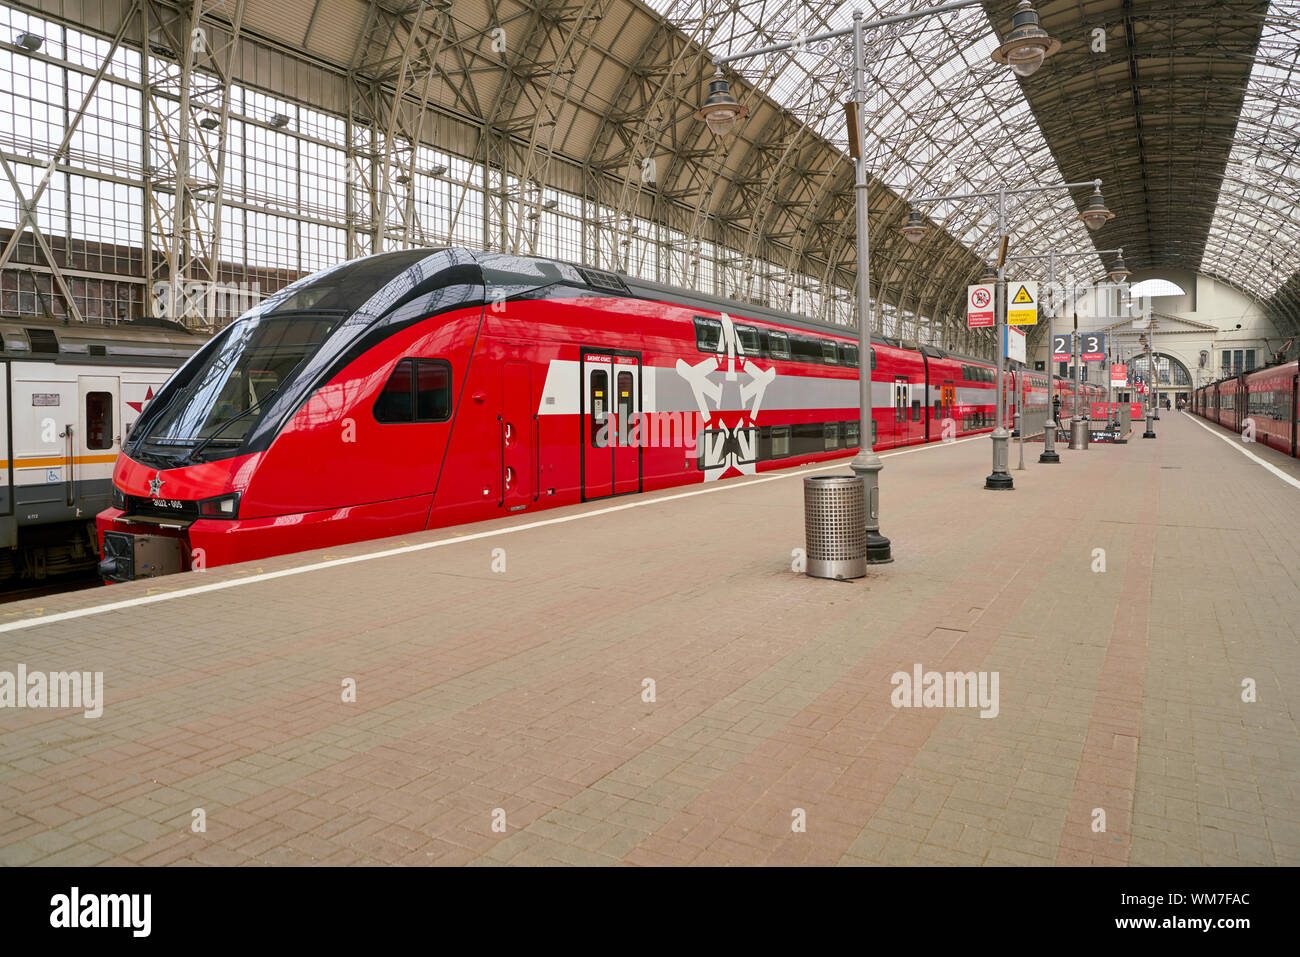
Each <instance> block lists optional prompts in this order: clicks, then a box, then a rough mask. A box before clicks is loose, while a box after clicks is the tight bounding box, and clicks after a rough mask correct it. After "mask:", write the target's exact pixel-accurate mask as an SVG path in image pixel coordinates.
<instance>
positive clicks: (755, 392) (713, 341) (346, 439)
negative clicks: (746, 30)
mask: <svg viewBox="0 0 1300 957" xmlns="http://www.w3.org/2000/svg"><path fill="white" fill-rule="evenodd" d="M871 360H872V374H871V378H872V390H873V391H872V396H873V403H874V405H875V415H874V422H873V426H874V432H875V435H874V443H875V448H877V449H882V450H883V449H890V448H896V447H899V446H906V445H915V444H920V443H924V442H931V441H938V440H941V439H943V438H946V437H952V438H957V437H961V436H964V435H970V434H975V433H979V432H987V431H989V430H990V429H992V427H993V417H994V406H993V399H994V389H995V384H994V378H995V377H994V375H993V367H992V365H991V364H990V363H988V362H987V361H984V360H978V359H972V358H964V357H960V356H955V355H951V354H949V353H946V352H944V351H943V350H940V349H935V348H933V347H928V346H927V347H922V348H920V349H912V348H905V347H904V346H902V345H901V344H900V343H898V342H896V341H894V340H888V339H879V340H874V341H873V349H872V356H871ZM1008 381H1009V386H1008V387H1009V388H1010V389H1012V390H1018V391H1017V392H1016V394H1017V395H1020V393H1023V395H1022V396H1021V397H1020V401H1021V403H1023V407H1024V409H1025V411H1026V412H1027V413H1033V412H1035V411H1038V410H1045V409H1046V394H1047V380H1046V376H1045V375H1044V374H1039V373H1030V374H1029V375H1028V376H1010V377H1008ZM1010 406H1011V403H1009V404H1008V416H1007V422H1006V425H1007V426H1008V427H1010V425H1011V424H1012V423H1011V409H1010ZM857 445H858V371H857V342H856V339H855V338H854V337H853V336H852V335H850V334H846V331H845V330H843V329H841V328H839V327H832V326H826V325H823V324H820V323H811V322H808V321H806V320H802V319H800V318H799V317H797V316H793V315H790V314H786V313H780V312H775V311H773V310H768V309H763V308H761V307H756V306H752V305H748V304H741V303H737V302H732V301H729V300H723V299H714V298H710V297H706V296H702V295H699V294H696V293H692V292H687V291H683V290H676V289H669V288H668V287H663V286H658V285H656V284H653V283H646V282H641V281H638V280H634V279H627V278H625V277H621V276H616V275H613V274H609V273H602V272H599V271H596V270H590V269H584V268H581V267H575V266H571V265H568V264H564V263H557V262H553V261H548V260H540V259H528V258H521V257H513V256H504V255H499V254H494V253H482V252H470V251H468V250H464V249H443V250H405V251H402V252H397V253H384V254H380V255H377V256H371V257H368V258H366V259H362V260H356V261H354V262H351V263H345V264H343V265H341V266H338V267H334V268H333V269H329V270H325V271H324V272H321V273H317V274H315V275H313V276H310V277H307V278H305V279H303V280H300V281H299V282H297V283H295V284H293V285H292V286H290V287H288V288H286V289H284V290H282V291H280V292H279V293H277V294H275V295H274V296H272V297H270V298H269V299H267V300H266V301H264V302H263V303H261V304H259V305H258V306H257V307H256V308H255V309H253V310H251V311H250V312H249V313H247V314H246V315H245V316H243V317H241V318H240V319H239V320H237V321H236V322H235V323H233V324H232V325H231V326H230V327H229V328H227V329H226V330H224V331H223V332H222V333H221V334H220V335H218V336H216V337H214V338H213V340H212V341H211V342H209V343H208V344H207V345H206V346H205V347H204V348H203V349H201V350H200V351H199V352H198V353H197V354H196V355H195V356H194V357H193V358H192V359H191V360H190V361H189V362H188V363H187V364H186V365H185V366H184V367H182V368H181V369H180V370H179V371H178V372H177V373H176V375H175V376H174V377H173V378H172V379H171V380H170V381H169V382H168V383H167V385H166V386H165V387H164V388H163V389H162V390H161V391H160V392H159V393H158V395H157V396H156V397H155V398H154V399H153V401H152V403H151V404H150V405H149V406H148V407H147V408H146V409H145V410H144V412H143V414H142V415H141V416H140V418H139V419H138V420H137V422H136V423H135V426H134V428H133V429H132V432H131V435H130V436H129V437H128V439H127V440H126V442H125V443H124V446H123V452H122V454H121V455H120V456H119V458H118V461H117V465H116V467H115V470H114V476H113V482H114V507H112V508H110V509H107V510H106V511H104V512H102V513H101V514H100V515H99V516H98V519H97V522H98V528H99V537H100V546H101V555H102V556H103V561H102V563H101V572H102V574H103V575H104V577H105V578H106V579H108V580H110V581H121V580H128V579H131V578H136V577H146V576H151V575H154V574H160V573H166V572H169V571H177V570H182V569H188V568H194V567H213V566H217V565H224V564H229V563H233V562H239V561H247V560H252V559H258V558H264V557H267V556H271V555H278V554H283V553H286V552H293V551H300V550H305V549H312V548H323V547H330V546H335V545H340V544H345V543H348V542H356V541H361V540H365V539H372V538H382V537H386V536H392V535H401V534H409V533H412V532H417V531H422V530H424V529H428V528H436V527H442V526H448V525H457V524H462V523H466V522H475V521H482V520H486V519H491V518H497V517H501V516H504V515H509V514H513V513H518V512H525V511H532V510H536V509H541V508H546V507H551V506H560V505H571V504H574V503H577V502H582V501H589V500H592V499H600V498H605V497H608V496H616V495H624V494H629V493H633V492H639V491H650V490H653V489H660V488H666V487H669V486H675V485H683V484H687V483H699V482H709V481H714V480H718V479H722V478H726V477H729V476H733V475H740V474H753V473H756V472H762V471H766V470H769V469H777V468H785V467H788V466H791V465H796V464H802V463H808V462H820V461H824V460H827V459H831V458H835V457H842V456H846V455H849V454H851V453H853V452H855V451H856V450H857Z"/></svg>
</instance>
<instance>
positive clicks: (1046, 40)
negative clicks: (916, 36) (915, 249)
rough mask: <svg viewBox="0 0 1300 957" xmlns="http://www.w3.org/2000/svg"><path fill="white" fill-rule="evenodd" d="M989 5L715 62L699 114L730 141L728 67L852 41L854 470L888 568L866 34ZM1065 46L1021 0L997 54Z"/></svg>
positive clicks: (1002, 59)
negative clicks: (877, 398) (875, 347)
mask: <svg viewBox="0 0 1300 957" xmlns="http://www.w3.org/2000/svg"><path fill="white" fill-rule="evenodd" d="M982 3H983V0H955V2H951V3H943V4H939V5H937V6H933V7H925V8H924V9H921V10H913V11H911V12H910V13H900V14H896V15H894V16H887V17H879V18H877V19H875V20H865V19H863V13H862V11H861V10H855V11H853V25H852V26H851V27H845V28H843V29H840V30H829V31H827V32H825V33H818V34H814V35H812V36H807V37H796V38H795V39H794V40H791V41H786V42H782V43H773V44H771V45H769V46H765V47H759V48H757V49H753V50H744V51H742V52H740V53H732V54H729V55H728V56H719V57H714V58H713V66H714V76H713V79H712V80H710V81H709V93H708V96H707V97H706V98H705V100H704V103H703V104H701V106H700V108H699V109H698V110H697V111H696V113H695V115H696V117H697V118H699V119H701V120H703V121H704V122H705V123H706V124H708V127H709V129H710V130H711V131H712V132H713V135H714V136H718V137H722V136H726V135H727V134H728V133H729V132H731V130H732V128H733V127H734V126H735V124H736V121H737V120H739V119H743V118H744V117H746V116H748V115H749V110H748V109H746V108H745V107H744V106H742V105H741V104H740V102H739V101H738V100H737V99H736V98H735V97H734V96H733V95H732V94H731V86H730V83H729V82H728V81H727V79H726V77H725V76H723V73H722V67H723V66H724V65H726V64H728V63H734V62H736V61H739V60H746V59H751V58H753V57H759V56H766V55H767V54H770V53H778V52H780V51H782V50H791V49H795V48H799V49H801V50H802V49H805V48H806V47H807V45H808V44H810V43H820V42H821V41H824V40H834V39H838V38H841V37H847V36H850V35H851V36H852V38H853V40H852V42H853V103H852V113H851V115H852V117H853V123H852V126H853V128H852V129H851V130H850V136H849V143H850V146H849V151H850V153H851V154H852V156H853V160H854V169H855V178H854V189H853V193H854V197H855V200H856V207H857V209H856V221H857V247H858V249H857V254H858V263H857V266H858V283H857V285H858V406H859V414H858V449H859V451H858V454H857V455H856V456H854V458H853V461H852V462H851V463H850V465H849V467H850V468H851V469H853V471H854V472H855V473H856V474H858V475H859V476H861V477H862V481H863V486H864V490H865V492H866V498H867V508H866V516H867V561H868V563H871V564H882V563H884V562H890V561H893V557H892V555H891V554H890V543H889V539H887V538H885V537H884V536H882V535H881V534H880V470H881V468H883V466H882V464H881V461H880V457H879V456H878V455H876V453H875V449H874V448H873V447H872V446H873V439H872V434H871V428H872V399H871V256H870V249H871V247H870V242H869V236H868V223H867V211H868V205H867V190H868V187H869V181H868V177H867V164H866V150H865V148H864V147H865V144H866V131H867V115H866V110H867V104H866V100H867V53H866V48H867V47H866V31H867V30H869V29H874V28H875V27H883V26H888V25H890V24H894V23H904V22H906V21H908V20H918V19H921V18H923V17H928V16H933V15H935V14H940V13H945V12H947V11H949V10H960V9H962V8H963V7H973V6H977V5H981V4H982ZM1060 48H1061V43H1060V41H1059V40H1054V39H1052V38H1051V37H1050V36H1048V35H1047V31H1045V30H1043V29H1042V27H1040V26H1039V25H1038V14H1037V13H1036V12H1035V11H1034V8H1033V5H1032V4H1031V3H1030V2H1029V0H1021V2H1020V5H1019V6H1018V7H1017V9H1016V12H1015V14H1014V15H1013V16H1012V18H1011V30H1010V31H1009V32H1008V33H1007V37H1006V40H1004V41H1003V43H1002V45H1001V46H999V47H998V48H997V49H996V50H994V51H993V53H992V58H993V60H995V61H996V62H998V63H1002V64H1005V65H1007V66H1010V67H1011V69H1012V71H1013V72H1014V73H1015V74H1016V75H1017V76H1029V75H1031V74H1032V73H1034V72H1035V71H1036V70H1037V69H1038V68H1039V67H1040V66H1042V64H1043V60H1045V59H1046V58H1047V57H1049V56H1051V55H1052V54H1053V53H1055V52H1056V51H1057V50H1059V49H1060Z"/></svg>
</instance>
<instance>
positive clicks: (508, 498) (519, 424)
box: [500, 359, 539, 512]
mask: <svg viewBox="0 0 1300 957" xmlns="http://www.w3.org/2000/svg"><path fill="white" fill-rule="evenodd" d="M537 431H538V426H537V406H536V403H535V400H534V399H533V391H532V381H531V372H530V369H529V367H528V363H527V362H520V361H518V360H515V359H511V360H507V361H506V362H504V363H502V364H501V438H500V441H501V505H502V507H504V508H505V510H506V511H508V512H518V511H521V510H523V509H525V508H527V507H528V506H529V505H530V504H531V503H533V502H535V501H537V489H536V484H535V479H536V477H537V458H536V457H537V455H538V454H539V450H538V448H537Z"/></svg>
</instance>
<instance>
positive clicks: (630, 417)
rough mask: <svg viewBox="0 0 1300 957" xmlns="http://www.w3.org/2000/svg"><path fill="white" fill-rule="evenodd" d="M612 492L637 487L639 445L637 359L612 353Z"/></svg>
mask: <svg viewBox="0 0 1300 957" xmlns="http://www.w3.org/2000/svg"><path fill="white" fill-rule="evenodd" d="M613 400H614V429H613V432H614V494H615V495H626V494H627V493H628V492H638V491H640V490H641V446H642V445H643V444H644V443H643V442H638V441H636V434H637V429H636V417H637V413H639V412H640V411H641V360H640V358H639V357H637V356H615V357H614V396H613Z"/></svg>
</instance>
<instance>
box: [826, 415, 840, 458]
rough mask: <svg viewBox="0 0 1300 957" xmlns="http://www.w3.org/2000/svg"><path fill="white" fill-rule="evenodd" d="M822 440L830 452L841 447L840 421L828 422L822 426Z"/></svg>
mask: <svg viewBox="0 0 1300 957" xmlns="http://www.w3.org/2000/svg"><path fill="white" fill-rule="evenodd" d="M822 441H823V442H824V444H825V447H826V451H828V452H829V451H830V450H831V449H835V448H838V447H839V444H840V424H839V423H838V422H827V423H825V424H824V425H823V426H822Z"/></svg>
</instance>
